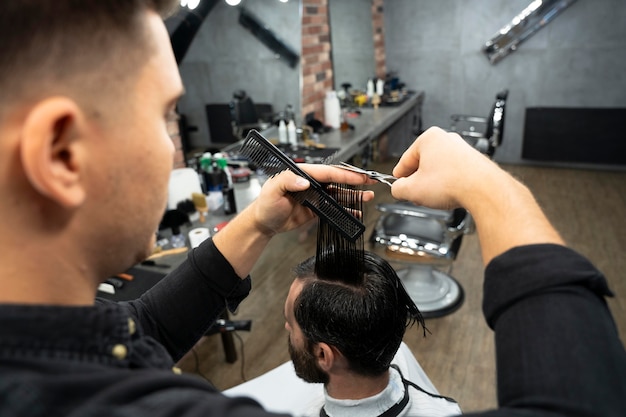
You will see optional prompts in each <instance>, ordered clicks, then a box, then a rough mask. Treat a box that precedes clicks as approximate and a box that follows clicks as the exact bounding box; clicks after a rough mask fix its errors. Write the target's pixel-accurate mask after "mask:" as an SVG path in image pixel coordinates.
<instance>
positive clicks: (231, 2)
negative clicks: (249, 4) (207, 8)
mask: <svg viewBox="0 0 626 417" xmlns="http://www.w3.org/2000/svg"><path fill="white" fill-rule="evenodd" d="M239 3H241V0H226V4H228V5H229V6H236V5H238V4H239Z"/></svg>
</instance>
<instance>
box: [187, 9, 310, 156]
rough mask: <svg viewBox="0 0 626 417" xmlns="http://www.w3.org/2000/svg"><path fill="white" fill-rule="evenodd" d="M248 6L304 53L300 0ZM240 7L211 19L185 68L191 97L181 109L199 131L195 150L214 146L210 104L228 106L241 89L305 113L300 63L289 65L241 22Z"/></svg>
mask: <svg viewBox="0 0 626 417" xmlns="http://www.w3.org/2000/svg"><path fill="white" fill-rule="evenodd" d="M242 4H243V5H244V6H245V7H246V9H247V10H249V11H251V12H252V13H253V14H254V15H255V16H257V17H258V18H259V19H260V20H261V21H262V22H263V23H265V24H266V26H267V27H268V28H270V29H271V30H272V31H273V32H274V33H275V34H276V35H277V36H278V37H279V38H281V39H282V40H283V41H284V42H285V43H286V44H287V45H289V46H290V47H291V48H292V49H293V50H295V51H296V52H297V53H298V54H300V53H301V48H302V47H301V44H302V42H301V38H302V34H301V10H300V2H299V1H297V0H291V1H289V2H288V3H281V2H279V1H277V0H253V1H244V2H242ZM238 18H239V9H238V8H237V7H231V6H228V5H226V3H225V2H219V3H218V4H217V5H216V6H215V8H214V9H213V10H212V11H211V13H210V14H209V15H208V16H207V18H206V19H205V21H204V23H203V24H202V26H201V28H200V30H199V31H198V33H197V35H196V37H195V38H194V40H193V42H192V44H191V46H190V48H189V51H188V52H187V55H186V56H185V58H184V59H183V61H182V63H181V64H180V73H181V76H182V79H183V83H184V85H185V89H186V93H185V95H184V97H183V98H182V99H181V101H180V105H179V108H180V111H181V112H182V113H185V114H186V115H187V116H188V118H189V123H190V124H191V125H194V126H197V127H198V132H196V133H192V134H191V138H190V139H191V145H192V146H193V147H205V146H207V145H209V133H208V124H207V121H206V115H205V110H204V106H205V104H208V103H228V102H230V101H231V100H232V98H233V92H234V91H235V90H239V89H242V90H245V91H246V92H247V93H248V95H249V96H250V97H252V99H253V100H254V101H255V102H258V103H271V104H272V105H273V106H274V110H275V111H280V110H283V109H284V108H285V106H286V105H287V104H291V105H293V106H294V109H296V111H295V113H296V114H300V112H299V109H300V96H301V86H300V79H301V77H300V72H301V70H300V65H299V64H298V66H296V67H295V68H291V67H289V66H288V65H287V64H286V62H285V61H283V60H281V59H279V58H278V57H276V56H275V54H274V52H272V51H271V50H270V49H269V48H267V47H266V46H265V45H263V44H262V43H261V42H260V41H259V40H257V39H256V38H255V37H254V36H252V34H251V33H250V32H249V31H248V30H246V29H245V28H244V27H243V26H241V25H240V24H239V23H238Z"/></svg>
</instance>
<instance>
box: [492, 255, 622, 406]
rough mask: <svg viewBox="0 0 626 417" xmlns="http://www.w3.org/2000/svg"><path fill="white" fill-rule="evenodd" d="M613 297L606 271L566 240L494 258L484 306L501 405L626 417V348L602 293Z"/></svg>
mask: <svg viewBox="0 0 626 417" xmlns="http://www.w3.org/2000/svg"><path fill="white" fill-rule="evenodd" d="M611 295H612V293H611V291H610V290H609V288H608V285H607V282H606V279H605V278H604V276H603V275H602V274H601V273H600V272H599V271H598V270H597V269H596V268H595V267H594V266H593V265H592V264H591V263H590V262H589V261H588V260H587V259H585V258H584V257H582V256H581V255H579V254H577V253H576V252H574V251H573V250H571V249H568V248H566V247H564V246H560V245H552V244H542V245H529V246H522V247H517V248H514V249H511V250H509V251H507V252H505V253H504V254H502V255H500V256H498V257H496V258H495V259H494V260H492V262H491V263H490V264H489V265H488V266H487V268H486V270H485V283H484V299H483V312H484V314H485V318H486V320H487V323H488V325H489V326H490V327H491V328H492V329H493V330H494V331H495V342H496V358H497V380H498V402H499V406H500V407H501V408H502V410H503V411H504V409H508V411H507V413H508V415H516V414H517V413H516V412H515V411H524V410H525V411H532V412H538V413H537V415H541V414H540V411H541V410H544V411H548V410H551V412H552V413H555V414H556V415H560V414H562V415H570V416H572V415H603V416H609V415H615V416H617V415H626V401H625V400H624V399H625V398H626V384H625V383H624V381H626V353H625V351H624V347H623V345H622V343H621V341H620V339H619V335H618V332H617V329H616V326H615V323H614V321H613V318H612V316H611V313H610V311H609V309H608V306H607V304H606V301H605V299H604V298H605V297H606V296H611ZM559 413H560V414H559ZM496 414H497V413H496ZM533 415H534V414H533ZM550 415H554V414H550Z"/></svg>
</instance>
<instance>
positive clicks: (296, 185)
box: [280, 171, 311, 191]
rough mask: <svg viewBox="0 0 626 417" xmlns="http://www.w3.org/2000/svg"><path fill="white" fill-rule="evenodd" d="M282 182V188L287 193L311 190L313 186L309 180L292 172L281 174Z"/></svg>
mask: <svg viewBox="0 0 626 417" xmlns="http://www.w3.org/2000/svg"><path fill="white" fill-rule="evenodd" d="M280 177H281V178H280V180H281V184H282V188H283V189H284V190H285V191H303V190H306V189H307V188H309V186H310V185H311V184H310V183H309V180H307V179H306V178H303V177H301V176H299V175H296V174H294V173H293V172H291V171H285V172H283V173H281V174H280Z"/></svg>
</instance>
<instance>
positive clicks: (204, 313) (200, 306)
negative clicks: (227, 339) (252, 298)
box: [127, 239, 251, 361]
mask: <svg viewBox="0 0 626 417" xmlns="http://www.w3.org/2000/svg"><path fill="white" fill-rule="evenodd" d="M250 289H251V280H250V277H249V276H248V277H246V278H244V279H241V278H240V277H239V276H238V275H237V274H236V273H235V270H234V269H233V267H232V266H231V265H230V264H229V263H228V261H227V260H226V259H225V258H224V256H223V255H222V254H221V253H220V251H219V250H218V249H217V247H216V246H215V244H214V243H213V241H212V239H207V240H206V241H204V242H203V243H202V244H201V245H200V246H198V247H197V248H195V249H193V250H192V251H190V253H189V255H188V257H187V260H186V261H185V262H183V263H182V264H181V265H180V266H179V267H178V268H176V269H175V270H174V271H172V272H171V273H170V274H168V275H167V276H166V277H165V278H163V279H162V280H161V281H160V282H159V283H158V284H157V285H155V286H154V287H152V288H151V289H150V290H149V291H147V292H146V293H145V294H143V295H142V296H141V298H139V299H137V300H134V301H131V302H128V303H127V305H128V307H129V308H130V309H131V310H132V311H133V315H134V316H135V317H136V318H137V320H138V322H139V325H140V326H141V327H142V329H143V331H144V332H145V333H146V334H147V335H149V336H152V337H153V338H155V339H156V340H157V341H158V342H160V343H161V344H163V346H165V348H166V349H167V350H168V352H169V353H170V355H172V357H173V359H174V361H177V360H178V359H180V358H181V357H182V356H183V355H184V354H185V353H186V352H187V351H189V349H190V348H191V347H192V346H193V345H194V344H195V343H196V342H197V340H198V339H199V338H200V337H202V335H203V334H204V333H206V331H207V330H208V329H209V327H211V326H212V325H213V324H214V322H215V320H216V319H217V318H219V316H220V315H221V314H222V312H223V311H224V309H225V308H226V307H228V308H229V309H230V310H231V311H233V310H234V309H235V308H237V306H238V305H239V303H240V302H241V301H242V300H243V299H244V298H245V297H246V296H247V295H248V294H249V292H250Z"/></svg>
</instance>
